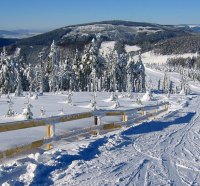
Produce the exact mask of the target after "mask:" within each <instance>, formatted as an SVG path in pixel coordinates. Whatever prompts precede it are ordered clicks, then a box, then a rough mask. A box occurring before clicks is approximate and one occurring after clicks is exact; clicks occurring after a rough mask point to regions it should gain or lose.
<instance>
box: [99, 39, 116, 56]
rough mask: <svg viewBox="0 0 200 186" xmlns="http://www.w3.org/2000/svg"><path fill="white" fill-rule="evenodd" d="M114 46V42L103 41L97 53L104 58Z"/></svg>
mask: <svg viewBox="0 0 200 186" xmlns="http://www.w3.org/2000/svg"><path fill="white" fill-rule="evenodd" d="M114 46H115V41H104V42H102V43H101V46H100V49H99V52H100V54H103V55H104V56H106V55H107V54H109V53H110V52H112V51H113V50H114Z"/></svg>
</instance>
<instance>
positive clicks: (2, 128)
mask: <svg viewBox="0 0 200 186" xmlns="http://www.w3.org/2000/svg"><path fill="white" fill-rule="evenodd" d="M168 104H169V103H168V102H165V103H160V104H157V105H152V106H145V107H139V108H134V109H129V110H121V111H119V110H97V111H93V112H84V113H78V114H71V115H62V116H53V117H49V118H40V119H32V120H25V121H17V122H9V123H5V124H0V132H7V131H14V130H20V129H27V128H33V127H39V126H46V137H44V138H43V139H40V140H37V141H34V142H32V143H31V144H26V145H23V146H19V147H15V148H11V149H8V150H5V151H2V152H0V159H3V158H6V157H10V156H13V155H16V154H19V153H23V152H27V151H29V150H32V149H35V148H39V147H41V146H43V145H45V144H46V145H47V147H46V148H47V150H49V149H51V148H52V144H51V142H52V141H54V140H60V139H62V138H71V137H73V136H78V135H88V134H93V135H97V134H98V133H99V131H102V130H103V131H105V130H115V129H119V128H121V127H124V126H130V125H132V124H133V123H138V122H141V121H143V120H145V119H148V118H151V117H152V118H153V119H154V118H155V116H156V115H159V114H161V113H162V112H165V111H167V110H168ZM160 107H164V109H160ZM149 111H153V112H149ZM147 112H149V113H147ZM133 113H137V114H138V117H136V116H131V114H133ZM120 115H121V116H122V121H121V122H111V123H104V124H102V123H101V118H102V117H104V116H120ZM90 117H94V125H93V126H91V127H88V128H83V129H77V130H74V131H69V132H67V133H65V134H62V135H60V136H55V125H57V124H59V123H62V122H68V121H74V120H79V119H85V118H90Z"/></svg>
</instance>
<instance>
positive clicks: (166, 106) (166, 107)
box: [165, 103, 168, 111]
mask: <svg viewBox="0 0 200 186" xmlns="http://www.w3.org/2000/svg"><path fill="white" fill-rule="evenodd" d="M167 110H168V104H167V103H166V104H165V111H167Z"/></svg>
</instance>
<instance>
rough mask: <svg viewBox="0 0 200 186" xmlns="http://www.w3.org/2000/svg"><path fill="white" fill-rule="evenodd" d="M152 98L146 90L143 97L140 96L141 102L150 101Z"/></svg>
mask: <svg viewBox="0 0 200 186" xmlns="http://www.w3.org/2000/svg"><path fill="white" fill-rule="evenodd" d="M151 100H152V96H151V92H150V91H147V92H146V93H145V94H144V95H143V97H142V98H141V101H142V102H146V101H151Z"/></svg>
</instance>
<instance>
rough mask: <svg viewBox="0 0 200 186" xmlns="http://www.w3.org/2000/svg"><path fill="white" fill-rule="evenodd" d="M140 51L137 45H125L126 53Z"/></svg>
mask: <svg viewBox="0 0 200 186" xmlns="http://www.w3.org/2000/svg"><path fill="white" fill-rule="evenodd" d="M140 49H141V48H140V47H139V46H137V45H133V46H131V45H125V50H126V52H127V53H129V52H132V51H133V52H135V51H138V50H140Z"/></svg>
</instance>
